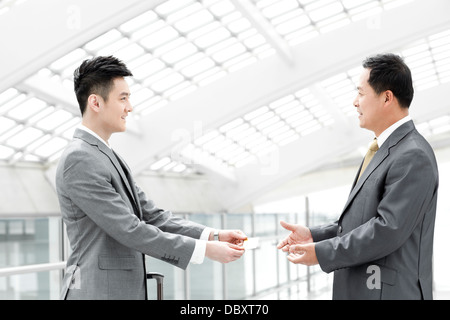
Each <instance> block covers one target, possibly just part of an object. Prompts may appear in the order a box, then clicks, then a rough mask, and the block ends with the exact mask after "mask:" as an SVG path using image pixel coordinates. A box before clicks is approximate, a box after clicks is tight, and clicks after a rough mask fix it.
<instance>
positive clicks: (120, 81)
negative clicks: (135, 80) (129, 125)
mask: <svg viewBox="0 0 450 320" xmlns="http://www.w3.org/2000/svg"><path fill="white" fill-rule="evenodd" d="M102 102H103V108H101V121H102V127H103V129H104V130H105V131H106V132H107V133H109V134H113V133H115V132H124V131H125V130H126V117H127V116H128V112H131V111H133V107H132V106H131V103H130V89H129V87H128V83H127V82H126V81H125V79H124V78H116V79H114V86H113V88H112V90H111V91H110V93H109V96H108V100H107V101H102Z"/></svg>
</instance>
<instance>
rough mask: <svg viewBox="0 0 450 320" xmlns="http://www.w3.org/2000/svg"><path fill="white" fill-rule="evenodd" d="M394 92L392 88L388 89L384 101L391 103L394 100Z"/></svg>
mask: <svg viewBox="0 0 450 320" xmlns="http://www.w3.org/2000/svg"><path fill="white" fill-rule="evenodd" d="M394 98H395V96H394V93H393V92H392V91H391V90H387V91H385V92H384V99H385V100H384V103H389V104H391V103H392V102H393V101H394Z"/></svg>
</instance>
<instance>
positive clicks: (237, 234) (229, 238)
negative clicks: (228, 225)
mask: <svg viewBox="0 0 450 320" xmlns="http://www.w3.org/2000/svg"><path fill="white" fill-rule="evenodd" d="M246 239H247V236H246V235H245V234H244V233H243V232H242V231H241V230H220V231H219V241H223V242H228V243H231V244H235V245H239V246H242V245H243V244H244V240H246Z"/></svg>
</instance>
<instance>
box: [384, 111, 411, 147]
mask: <svg viewBox="0 0 450 320" xmlns="http://www.w3.org/2000/svg"><path fill="white" fill-rule="evenodd" d="M410 120H412V118H411V116H409V115H407V116H406V117H404V118H403V119H401V120H399V121H397V122H396V123H394V124H393V125H392V126H390V127H389V128H387V129H386V130H384V131H383V132H382V133H381V134H380V136H379V137H377V142H378V147H379V148H381V146H382V145H383V143H384V142H385V141H386V140H387V139H388V138H389V136H390V135H391V134H392V133H393V132H394V131H395V130H396V129H398V128H399V127H400V126H401V125H402V124H405V123H406V122H408V121H410Z"/></svg>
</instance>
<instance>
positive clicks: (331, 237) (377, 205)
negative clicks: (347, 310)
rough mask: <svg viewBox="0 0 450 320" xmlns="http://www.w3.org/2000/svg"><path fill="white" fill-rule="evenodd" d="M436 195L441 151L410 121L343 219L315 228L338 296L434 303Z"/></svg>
mask: <svg viewBox="0 0 450 320" xmlns="http://www.w3.org/2000/svg"><path fill="white" fill-rule="evenodd" d="M358 174H359V172H358ZM357 176H358V175H357ZM437 191H438V170H437V164H436V160H435V157H434V152H433V150H432V149H431V147H430V145H429V144H428V142H427V141H426V140H425V139H424V138H423V137H422V136H421V135H420V134H419V133H418V132H417V130H416V129H415V127H414V124H413V122H412V121H409V122H407V123H405V124H403V125H402V126H401V127H399V128H398V129H397V130H395V131H394V132H393V133H392V134H391V136H390V137H389V138H388V139H387V140H386V142H385V143H384V144H383V145H382V146H381V148H380V149H379V150H378V152H377V153H376V154H375V156H374V158H373V159H372V161H371V162H370V164H369V166H368V167H367V169H366V171H365V172H364V173H363V175H362V176H361V179H360V180H359V181H357V180H356V179H355V183H354V186H353V189H352V191H351V193H350V196H349V198H348V201H347V203H346V204H345V207H344V210H343V212H342V214H341V216H340V218H339V220H338V221H336V222H335V223H333V224H330V225H326V226H322V227H317V228H311V233H312V235H313V239H314V241H315V242H317V243H316V254H317V258H318V261H319V264H320V267H321V268H322V270H323V271H325V272H327V273H328V272H332V271H334V283H333V299H432V252H433V234H434V222H435V216H436V201H437Z"/></svg>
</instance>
